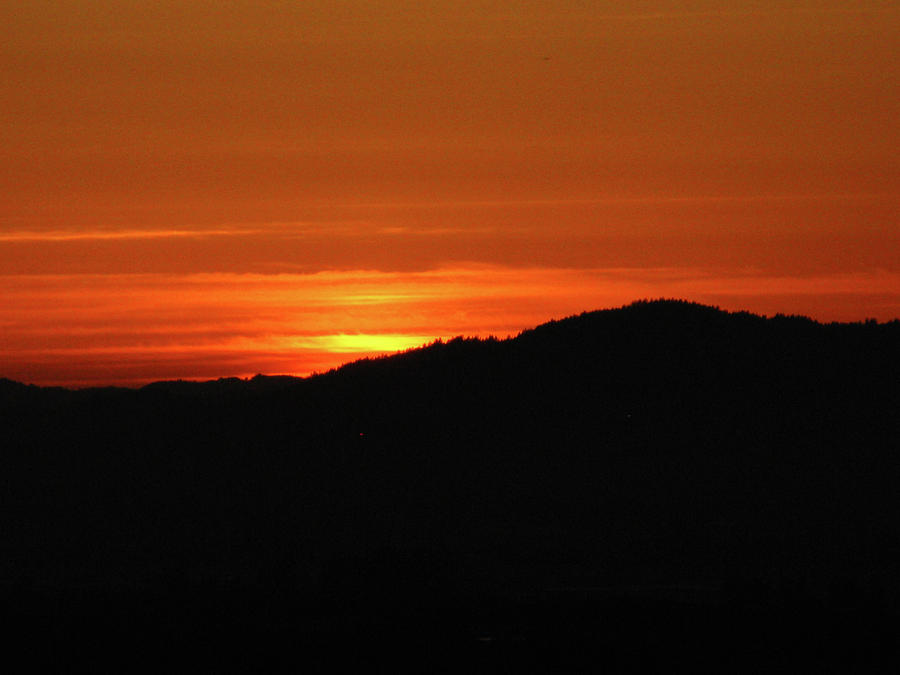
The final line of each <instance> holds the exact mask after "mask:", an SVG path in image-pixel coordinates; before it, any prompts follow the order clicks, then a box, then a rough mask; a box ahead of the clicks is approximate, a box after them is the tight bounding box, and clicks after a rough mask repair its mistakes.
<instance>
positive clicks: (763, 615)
mask: <svg viewBox="0 0 900 675" xmlns="http://www.w3.org/2000/svg"><path fill="white" fill-rule="evenodd" d="M898 382H900V322H892V323H889V324H877V323H875V322H867V323H864V324H832V325H821V324H818V323H815V322H813V321H810V320H808V319H804V318H799V317H783V316H779V317H775V318H770V319H766V318H762V317H759V316H754V315H751V314H747V313H738V314H730V313H726V312H722V311H719V310H717V309H714V308H711V307H705V306H701V305H696V304H690V303H684V302H669V301H665V302H663V301H660V302H650V303H646V302H642V303H636V304H633V305H630V306H628V307H625V308H622V309H618V310H610V311H601V312H592V313H586V314H582V315H580V316H576V317H571V318H569V319H565V320H562V321H556V322H551V323H549V324H545V325H542V326H539V327H538V328H536V329H534V330H530V331H526V332H524V333H522V334H521V335H519V336H518V337H516V338H515V339H511V340H502V341H500V340H477V339H461V338H457V339H455V340H452V341H450V342H446V343H443V342H437V343H435V344H432V345H429V346H428V347H425V348H422V349H419V350H414V351H410V352H406V353H403V354H400V355H396V356H392V357H389V358H383V359H375V360H366V361H361V362H356V363H353V364H349V365H347V366H344V367H343V368H340V369H338V370H336V371H332V372H330V373H327V374H324V375H320V376H316V377H312V378H308V379H303V380H299V379H294V378H262V377H258V378H254V379H253V380H250V381H242V380H220V381H217V382H210V383H202V384H198V383H184V382H181V383H158V384H155V385H150V386H148V387H145V388H143V389H140V390H136V391H135V390H123V389H96V390H85V391H68V390H64V389H40V388H37V387H26V386H24V385H19V384H17V383H12V382H9V381H2V382H0V415H2V419H3V420H4V436H5V439H4V442H3V448H4V449H3V451H2V459H0V462H2V465H0V470H2V476H3V485H4V487H3V490H4V492H5V495H4V504H5V505H4V507H3V511H2V516H0V517H2V532H3V536H2V540H0V547H2V550H0V554H2V558H0V586H2V592H3V594H4V597H5V599H6V603H5V606H6V614H7V618H9V619H11V620H13V622H14V623H15V624H16V625H17V626H18V628H17V630H18V633H16V632H14V633H12V635H18V636H19V638H20V639H22V638H25V637H28V638H29V640H36V641H37V643H38V644H39V645H40V646H39V651H38V652H36V654H37V656H39V657H40V659H43V660H44V661H45V662H46V663H45V664H44V665H48V664H49V665H50V666H51V667H53V666H61V665H65V664H70V663H71V662H76V663H88V664H94V663H95V661H96V663H106V662H107V661H108V660H109V659H113V660H116V661H115V665H116V667H118V668H125V669H129V668H133V667H136V666H139V665H141V664H142V663H145V662H147V661H148V660H151V661H156V660H158V659H163V660H165V659H169V658H171V659H172V660H173V662H174V661H175V660H176V656H175V654H176V653H177V652H178V650H179V649H180V648H183V647H186V646H190V647H191V649H192V651H193V652H194V655H195V657H196V658H200V659H201V660H202V662H203V664H204V665H205V666H209V667H216V668H222V667H223V666H234V667H236V668H237V669H239V670H252V671H260V672H266V671H271V670H277V669H279V668H283V669H284V670H285V671H288V670H290V671H296V670H302V669H303V668H305V667H313V669H314V670H315V669H320V670H321V669H327V668H328V667H329V666H330V665H332V664H333V662H334V660H335V659H337V660H339V661H340V660H353V659H355V660H357V661H358V662H359V663H360V664H366V663H368V662H369V661H371V660H372V659H374V658H375V656H376V655H378V656H380V657H382V658H388V659H398V658H400V657H405V658H407V659H409V660H412V659H413V655H415V657H416V658H425V659H426V662H425V663H424V664H420V665H422V668H423V669H424V670H426V671H431V670H441V668H442V667H446V668H447V669H448V670H451V669H453V668H454V667H460V668H466V669H469V670H473V669H475V670H477V669H478V668H482V669H484V670H486V671H494V670H501V671H502V670H505V669H508V670H521V668H522V667H523V666H525V665H530V666H534V665H540V666H543V667H545V668H546V670H547V671H548V672H566V671H567V670H578V669H580V668H582V667H584V666H586V665H591V666H593V667H595V668H594V669H599V670H606V671H609V672H642V671H647V670H656V669H663V668H665V669H672V668H673V667H676V666H679V665H689V666H690V667H691V668H695V669H700V670H703V669H704V668H708V669H710V670H716V671H720V670H721V669H723V668H724V669H726V670H732V671H739V670H741V669H742V668H745V667H746V669H747V670H752V669H754V668H762V667H766V668H768V667H772V666H774V665H775V664H778V663H784V662H785V661H789V662H792V663H801V662H802V663H803V664H804V665H814V666H816V667H819V668H825V669H827V668H830V667H835V668H838V669H845V668H847V667H853V668H856V669H859V668H861V667H862V666H864V665H869V664H881V666H884V665H885V664H886V663H887V662H889V661H893V660H895V659H896V656H897V652H896V646H895V645H894V644H893V638H894V634H895V631H896V628H897V625H898V624H897V616H898V613H900V576H898V574H897V573H898V570H900V499H898V486H900V455H898V450H900V447H898V446H900V444H898V431H900V429H898V426H900V425H898V419H900V416H898V412H897V411H898V410H900V387H898V386H897V383H898ZM160 645H165V646H164V647H160ZM334 645H337V646H336V647H335V648H336V649H337V651H334V652H332V651H330V649H331V648H332V646H334ZM242 659H243V660H242ZM107 665H108V664H107Z"/></svg>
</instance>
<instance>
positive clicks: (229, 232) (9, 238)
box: [0, 228, 262, 243]
mask: <svg viewBox="0 0 900 675" xmlns="http://www.w3.org/2000/svg"><path fill="white" fill-rule="evenodd" d="M261 232H262V230H260V229H259V228H253V229H250V228H236V229H211V230H199V229H198V230H191V229H182V230H159V229H145V230H131V229H121V230H47V231H35V230H21V231H12V232H4V233H0V242H6V243H9V242H13V243H16V242H28V243H31V242H66V241H122V240H125V241H127V240H135V239H137V240H141V239H204V238H207V237H242V236H249V235H255V234H260V233H261Z"/></svg>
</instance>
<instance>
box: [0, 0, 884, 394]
mask: <svg viewBox="0 0 900 675" xmlns="http://www.w3.org/2000/svg"><path fill="white" fill-rule="evenodd" d="M0 19H2V20H3V21H4V25H5V26H6V30H5V33H6V37H7V39H6V40H5V41H4V44H3V45H0V66H2V70H3V73H4V78H2V80H0V102H2V105H0V123H2V129H3V140H2V143H0V167H2V168H0V176H2V180H0V377H9V378H12V379H16V380H21V381H25V382H33V383H39V384H64V385H70V386H85V385H94V384H98V385H99V384H127V385H137V384H141V383H145V382H150V381H153V380H159V379H170V378H199V379H207V378H215V377H220V376H234V375H237V376H250V375H253V374H255V373H259V372H262V373H271V374H275V373H290V374H298V375H303V374H308V373H311V372H316V371H323V370H327V369H328V368H331V367H334V366H336V365H339V364H341V363H343V362H346V361H348V360H352V359H354V358H358V357H361V356H366V355H372V354H381V353H386V352H392V351H397V350H402V349H408V348H410V347H415V346H418V345H421V344H424V343H428V342H430V341H432V340H434V339H436V338H450V337H453V336H455V335H477V336H488V335H495V336H498V337H506V336H508V335H515V334H516V333H518V332H519V331H521V330H522V329H524V328H528V327H531V326H534V325H536V324H538V323H542V322H544V321H547V320H549V319H551V318H560V317H563V316H566V315H569V314H573V313H578V312H581V311H585V310H592V309H598V308H602V307H610V306H619V305H622V304H625V303H628V302H631V301H632V300H635V299H638V298H648V297H678V298H685V299H689V300H694V301H698V302H705V303H709V304H715V305H719V306H721V307H723V308H726V309H733V310H738V309H747V310H751V311H756V312H760V313H765V314H770V315H771V314H774V313H776V312H783V313H798V314H806V315H810V316H812V317H814V318H816V319H819V320H822V321H832V320H862V319H866V318H869V317H875V318H878V319H880V320H889V319H893V318H896V317H898V316H900V219H898V216H900V189H898V188H900V159H898V158H900V152H898V151H900V125H898V124H897V120H898V119H900V95H898V87H897V83H896V74H897V73H898V72H900V56H898V54H900V52H898V50H897V45H898V44H900V6H898V5H897V4H896V3H892V2H879V1H875V0H864V1H862V2H859V1H856V2H849V1H844V0H841V1H838V2H829V3H821V2H786V1H782V0H760V1H759V2H753V3H744V5H743V6H742V7H740V8H736V7H735V3H731V2H725V1H724V0H697V1H694V2H678V3H676V2H669V1H666V0H646V1H642V2H639V3H631V4H628V5H627V10H626V8H625V7H624V6H623V5H621V3H612V2H605V1H603V2H593V1H592V2H582V1H581V0H566V1H563V2H560V1H558V0H557V1H556V2H550V1H546V2H545V1H543V0H529V1H528V2H506V1H505V0H501V1H499V2H494V1H492V2H487V1H485V2H473V3H464V4H459V3H450V2H447V1H445V0H420V1H418V2H412V1H410V2H406V1H405V0H389V1H387V2H382V3H372V2H368V1H364V0H340V1H333V0H329V1H325V0H321V1H319V0H311V1H309V2H274V3H256V2H249V1H244V0H237V1H235V2H228V3H212V2H201V1H191V2H188V1H186V0H159V1H157V2H153V3H150V2H134V3H131V2H129V3H121V2H113V0H92V1H91V2H88V1H87V0H67V1H65V2H61V3H56V2H53V3H51V2H43V1H38V2H29V3H21V4H13V3H5V4H4V5H3V6H2V8H0Z"/></svg>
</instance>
